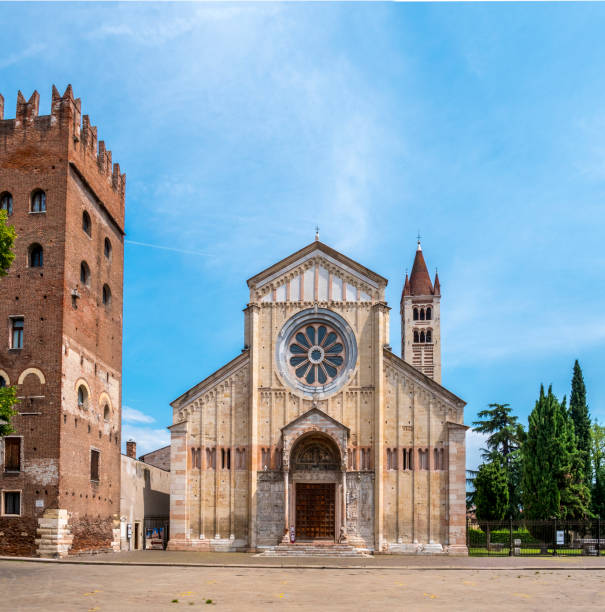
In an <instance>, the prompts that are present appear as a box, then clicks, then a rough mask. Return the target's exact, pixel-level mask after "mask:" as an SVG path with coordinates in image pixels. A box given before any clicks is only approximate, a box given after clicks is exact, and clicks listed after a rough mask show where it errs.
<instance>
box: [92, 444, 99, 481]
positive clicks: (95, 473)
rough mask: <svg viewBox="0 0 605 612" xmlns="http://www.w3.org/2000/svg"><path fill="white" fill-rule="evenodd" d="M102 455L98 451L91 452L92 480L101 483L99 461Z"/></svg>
mask: <svg viewBox="0 0 605 612" xmlns="http://www.w3.org/2000/svg"><path fill="white" fill-rule="evenodd" d="M100 456H101V453H100V452H99V451H98V450H92V449H91V451H90V479H91V480H96V481H97V482H98V481H99V459H100Z"/></svg>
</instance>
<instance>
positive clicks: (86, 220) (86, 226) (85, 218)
mask: <svg viewBox="0 0 605 612" xmlns="http://www.w3.org/2000/svg"><path fill="white" fill-rule="evenodd" d="M82 229H83V230H84V232H85V233H86V234H87V235H88V236H92V222H91V220H90V215H89V214H88V213H87V212H86V211H84V212H83V213H82Z"/></svg>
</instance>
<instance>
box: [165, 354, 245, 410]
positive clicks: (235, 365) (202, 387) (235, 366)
mask: <svg viewBox="0 0 605 612" xmlns="http://www.w3.org/2000/svg"><path fill="white" fill-rule="evenodd" d="M249 355H250V351H249V350H245V351H242V353H241V354H240V355H238V356H237V357H236V358H235V359H232V360H231V361H230V362H229V363H227V364H225V365H224V366H223V367H222V368H219V369H218V370H216V372H214V373H213V374H210V376H208V377H207V378H204V380H202V381H201V382H199V383H198V384H197V385H195V386H194V387H191V389H189V390H188V391H185V393H183V394H182V395H180V396H179V397H177V398H176V399H175V400H173V401H172V402H170V405H171V406H172V407H173V408H181V407H182V406H183V405H184V404H187V403H189V402H191V401H193V400H194V399H195V398H196V397H198V396H199V395H201V394H202V393H205V392H206V391H208V390H209V389H211V388H212V387H213V386H215V385H216V384H218V383H219V382H221V380H223V379H224V378H226V377H227V376H230V375H231V374H233V373H235V372H236V371H237V370H239V369H240V368H241V367H242V366H244V365H245V364H246V362H247V361H248V357H249Z"/></svg>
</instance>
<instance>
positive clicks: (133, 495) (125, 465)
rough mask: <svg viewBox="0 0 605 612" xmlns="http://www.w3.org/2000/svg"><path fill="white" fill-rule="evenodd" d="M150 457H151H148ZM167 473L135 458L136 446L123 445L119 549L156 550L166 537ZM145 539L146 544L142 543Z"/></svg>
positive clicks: (168, 509)
mask: <svg viewBox="0 0 605 612" xmlns="http://www.w3.org/2000/svg"><path fill="white" fill-rule="evenodd" d="M150 454H151V455H153V453H150ZM169 512H170V472H169V471H168V470H164V469H162V468H159V467H156V466H155V465H152V464H149V463H146V462H144V461H141V459H137V458H136V443H135V442H134V441H132V440H129V441H128V442H126V455H122V491H121V494H120V547H121V549H122V550H140V549H143V548H150V547H151V540H152V539H153V542H154V547H156V546H159V544H160V540H161V544H162V548H163V543H164V542H166V541H167V537H168V517H169ZM146 539H147V541H146Z"/></svg>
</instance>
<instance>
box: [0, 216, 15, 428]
mask: <svg viewBox="0 0 605 612" xmlns="http://www.w3.org/2000/svg"><path fill="white" fill-rule="evenodd" d="M7 219H8V213H7V211H5V210H0V277H2V276H6V274H7V273H8V269H9V267H10V265H11V263H12V262H13V259H14V258H15V254H14V253H13V246H14V244H15V238H16V234H15V228H14V227H13V226H12V225H8V224H7ZM16 403H17V391H16V389H15V388H14V387H1V388H0V437H2V436H6V435H7V434H9V433H12V432H13V431H14V429H13V428H12V426H11V423H10V419H11V417H12V416H14V415H15V411H14V410H13V406H14V405H15V404H16Z"/></svg>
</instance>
